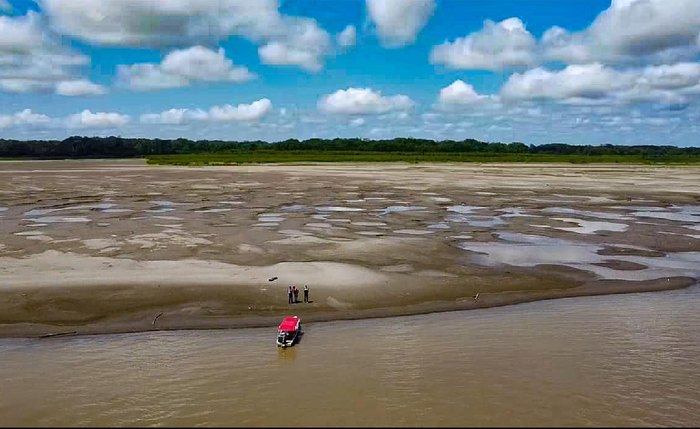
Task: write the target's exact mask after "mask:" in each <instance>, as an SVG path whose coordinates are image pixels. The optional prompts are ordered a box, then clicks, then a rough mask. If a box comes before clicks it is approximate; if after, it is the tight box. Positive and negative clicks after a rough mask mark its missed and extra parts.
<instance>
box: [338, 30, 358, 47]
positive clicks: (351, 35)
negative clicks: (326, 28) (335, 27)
mask: <svg viewBox="0 0 700 429" xmlns="http://www.w3.org/2000/svg"><path fill="white" fill-rule="evenodd" d="M356 40H357V30H356V29H355V26H354V25H348V26H347V27H345V29H344V30H343V31H341V32H340V33H338V35H337V36H336V41H337V42H338V45H340V46H342V47H343V48H347V47H350V46H355V42H356Z"/></svg>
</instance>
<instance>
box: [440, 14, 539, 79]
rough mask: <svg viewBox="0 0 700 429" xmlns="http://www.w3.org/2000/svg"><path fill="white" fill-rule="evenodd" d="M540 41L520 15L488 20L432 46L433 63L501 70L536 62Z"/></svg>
mask: <svg viewBox="0 0 700 429" xmlns="http://www.w3.org/2000/svg"><path fill="white" fill-rule="evenodd" d="M536 48H537V42H536V40H535V38H534V37H532V34H530V32H529V31H527V29H526V28H525V24H523V22H522V21H521V20H520V19H518V18H508V19H505V20H503V21H501V22H493V21H489V20H487V21H485V22H484V27H483V28H482V29H481V30H480V31H478V32H475V33H472V34H470V35H468V36H465V37H460V38H457V39H456V40H455V41H454V42H445V43H443V44H442V45H438V46H435V47H433V49H432V51H431V52H430V62H431V63H432V64H443V65H446V66H447V67H450V68H456V69H472V70H501V69H504V68H510V67H524V66H530V65H533V64H534V63H535V62H536V61H537V56H536Z"/></svg>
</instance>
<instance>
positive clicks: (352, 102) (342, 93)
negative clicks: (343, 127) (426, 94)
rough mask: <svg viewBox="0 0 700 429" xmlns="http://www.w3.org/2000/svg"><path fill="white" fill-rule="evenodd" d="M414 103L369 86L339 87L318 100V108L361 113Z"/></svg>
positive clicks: (345, 113) (341, 112)
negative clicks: (344, 88)
mask: <svg viewBox="0 0 700 429" xmlns="http://www.w3.org/2000/svg"><path fill="white" fill-rule="evenodd" d="M414 105H415V103H414V102H413V100H411V99H410V98H409V97H408V96H406V95H393V96H383V95H382V93H381V91H374V90H372V89H370V88H348V89H346V90H343V89H339V90H338V91H336V92H334V93H333V94H328V95H325V96H323V97H321V99H320V100H319V101H318V108H319V109H320V110H321V111H322V112H325V113H335V114H341V115H362V114H378V113H386V112H390V111H394V110H407V109H410V108H412V107H413V106H414Z"/></svg>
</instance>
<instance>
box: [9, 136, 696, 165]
mask: <svg viewBox="0 0 700 429" xmlns="http://www.w3.org/2000/svg"><path fill="white" fill-rule="evenodd" d="M0 157H2V158H35V159H56V158H133V157H146V158H148V159H149V162H151V163H172V164H183V165H190V164H197V165H203V164H231V163H248V162H332V161H407V162H425V161H434V162H439V161H471V162H492V161H497V162H641V163H654V162H660V163H700V147H687V148H680V147H676V146H656V145H638V146H618V145H609V144H608V145H600V146H591V145H567V144H560V143H553V144H543V145H526V144H523V143H519V142H513V143H488V142H481V141H478V140H473V139H467V140H461V141H455V140H443V141H434V140H427V139H414V138H395V139H391V140H366V139H359V138H350V139H340V138H337V139H332V140H324V139H309V140H303V141H299V140H295V139H290V140H284V141H280V142H275V143H268V142H264V141H244V142H236V141H221V140H199V141H192V140H188V139H175V140H164V139H138V138H137V139H128V138H121V137H77V136H76V137H69V138H67V139H65V140H61V141H58V140H29V141H20V140H3V139H0Z"/></svg>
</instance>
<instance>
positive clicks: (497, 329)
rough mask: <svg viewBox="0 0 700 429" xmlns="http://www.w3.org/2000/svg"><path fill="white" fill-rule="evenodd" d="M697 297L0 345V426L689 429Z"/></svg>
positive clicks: (698, 391) (696, 416) (697, 381)
mask: <svg viewBox="0 0 700 429" xmlns="http://www.w3.org/2000/svg"><path fill="white" fill-rule="evenodd" d="M698 327H700V287H698V286H695V287H691V288H689V289H685V290H679V291H671V292H657V293H642V294H629V295H612V296H597V297H585V298H571V299H559V300H551V301H541V302H536V303H529V304H521V305H515V306H509V307H501V308H492V309H484V310H473V311H460V312H449V313H438V314H430V315H421V316H410V317H399V318H386V319H366V320H357V321H337V322H326V323H317V324H309V325H307V326H305V331H306V335H305V336H304V337H303V340H302V341H301V343H300V344H298V345H297V346H296V347H293V348H290V349H286V350H281V349H278V348H277V347H276V346H275V344H274V337H275V330H274V328H260V329H237V330H212V331H179V332H175V331H173V332H149V333H138V334H123V335H98V336H84V337H72V338H68V337H66V338H50V339H42V340H31V339H3V340H0V359H1V361H2V365H0V380H2V383H1V384H2V388H1V389H0V425H2V426H15V425H19V426H67V425H71V426H93V425H96V426H158V425H166V426H323V425H331V426H357V425H361V426H395V425H402V426H427V425H444V426H449V425H452V426H455V425H460V426H473V425H479V426H503V425H510V426H555V425H564V426H608V425H609V426H652V425H660V426H691V425H697V424H699V423H700V388H699V387H698V386H700V359H698V358H699V357H700V330H699V329H698Z"/></svg>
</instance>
